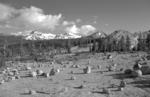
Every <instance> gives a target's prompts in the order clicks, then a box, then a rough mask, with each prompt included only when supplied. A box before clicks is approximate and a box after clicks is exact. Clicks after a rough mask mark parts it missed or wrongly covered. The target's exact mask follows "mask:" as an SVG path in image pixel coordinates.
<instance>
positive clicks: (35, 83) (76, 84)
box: [0, 52, 150, 97]
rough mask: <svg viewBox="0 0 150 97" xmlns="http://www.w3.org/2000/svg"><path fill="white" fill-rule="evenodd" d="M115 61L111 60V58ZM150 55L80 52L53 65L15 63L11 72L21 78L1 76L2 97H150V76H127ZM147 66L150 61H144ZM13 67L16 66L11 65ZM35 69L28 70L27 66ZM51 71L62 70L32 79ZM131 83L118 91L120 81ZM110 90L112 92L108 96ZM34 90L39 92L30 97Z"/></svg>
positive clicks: (60, 58) (50, 63) (65, 56)
mask: <svg viewBox="0 0 150 97" xmlns="http://www.w3.org/2000/svg"><path fill="white" fill-rule="evenodd" d="M108 54H111V56H112V58H110V59H108V58H107V55H108ZM144 55H147V54H146V53H144V52H139V53H124V54H118V53H116V52H114V53H107V54H103V53H95V54H91V53H80V54H63V55H55V56H54V60H55V61H53V62H14V63H13V65H12V66H11V67H9V68H10V69H16V68H17V70H18V71H19V74H18V75H19V76H20V78H19V79H15V80H7V79H6V77H8V76H7V75H6V74H3V73H2V74H0V75H1V80H2V79H5V80H7V81H5V82H4V83H3V84H1V85H0V97H150V88H149V87H150V76H149V75H143V76H142V77H137V78H132V77H128V76H126V75H125V74H124V70H125V69H129V68H131V69H132V67H133V65H134V64H135V61H136V60H139V59H140V58H141V57H142V56H144ZM140 62H141V63H147V65H149V63H150V61H149V60H145V61H143V60H141V61H140ZM7 64H12V63H7ZM112 64H117V66H116V70H115V71H108V68H107V66H109V65H112ZM26 66H28V67H31V70H26V69H25V67H26ZM86 66H90V67H91V69H92V71H91V73H88V74H85V73H84V72H83V68H85V67H86ZM51 68H55V69H59V70H60V72H57V73H56V74H55V75H52V76H50V77H44V76H38V77H31V76H29V73H30V72H31V71H36V70H37V69H40V70H42V71H44V72H46V73H49V72H50V70H51ZM122 79H124V81H125V82H126V83H127V85H126V87H125V88H124V90H122V91H120V90H118V86H119V84H120V81H121V80H122ZM103 88H107V89H108V90H109V93H104V92H103V91H102V89H103ZM30 90H34V91H35V92H36V93H35V94H34V93H33V94H32V93H31V94H30Z"/></svg>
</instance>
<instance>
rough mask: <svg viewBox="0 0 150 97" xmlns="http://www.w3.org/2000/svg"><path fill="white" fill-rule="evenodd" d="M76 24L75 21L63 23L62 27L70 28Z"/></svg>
mask: <svg viewBox="0 0 150 97" xmlns="http://www.w3.org/2000/svg"><path fill="white" fill-rule="evenodd" d="M74 24H75V22H74V21H63V23H62V25H63V26H69V25H74Z"/></svg>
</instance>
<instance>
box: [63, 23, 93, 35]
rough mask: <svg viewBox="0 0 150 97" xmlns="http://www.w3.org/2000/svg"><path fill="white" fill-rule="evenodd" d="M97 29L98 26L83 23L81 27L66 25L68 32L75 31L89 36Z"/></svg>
mask: <svg viewBox="0 0 150 97" xmlns="http://www.w3.org/2000/svg"><path fill="white" fill-rule="evenodd" d="M95 31H96V28H95V27H93V26H92V25H82V26H81V27H77V26H76V25H73V26H70V27H66V32H67V33H73V34H76V35H81V36H87V35H90V34H92V33H94V32H95Z"/></svg>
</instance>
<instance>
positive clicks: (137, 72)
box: [132, 70, 142, 77]
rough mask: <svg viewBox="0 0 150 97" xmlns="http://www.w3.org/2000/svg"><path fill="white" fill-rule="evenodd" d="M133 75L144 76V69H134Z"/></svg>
mask: <svg viewBox="0 0 150 97" xmlns="http://www.w3.org/2000/svg"><path fill="white" fill-rule="evenodd" d="M132 76H133V77H141V76H142V71H141V70H133V71H132Z"/></svg>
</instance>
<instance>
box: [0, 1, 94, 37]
mask: <svg viewBox="0 0 150 97" xmlns="http://www.w3.org/2000/svg"><path fill="white" fill-rule="evenodd" d="M63 19H64V18H63V17H62V15H61V14H56V15H52V14H45V13H44V11H43V10H42V9H40V8H37V7H35V6H31V7H29V8H27V7H24V8H20V9H16V8H14V7H11V6H9V5H6V4H1V3H0V27H1V28H3V29H4V28H6V30H8V29H12V30H13V31H14V29H17V30H41V31H53V33H55V31H57V30H58V31H59V29H61V31H59V32H63V31H66V32H68V33H72V34H77V35H82V36H85V35H88V34H90V33H92V32H94V31H95V30H96V28H95V27H93V26H92V25H82V26H81V27H77V26H76V23H79V22H81V19H76V21H67V20H63ZM56 28H57V29H56ZM12 30H10V31H11V32H12ZM56 33H57V32H56Z"/></svg>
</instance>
